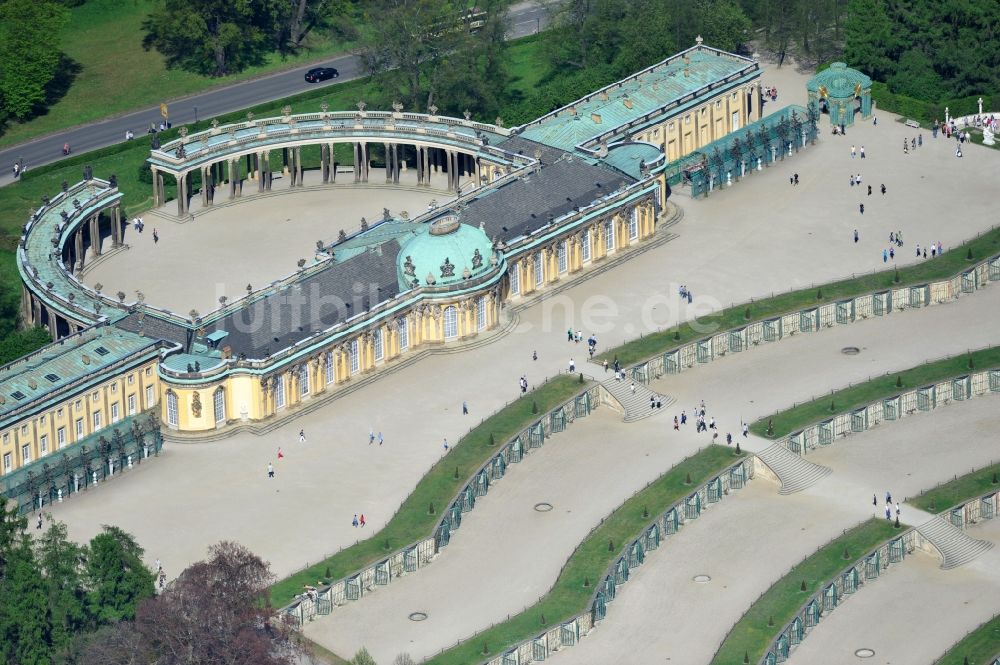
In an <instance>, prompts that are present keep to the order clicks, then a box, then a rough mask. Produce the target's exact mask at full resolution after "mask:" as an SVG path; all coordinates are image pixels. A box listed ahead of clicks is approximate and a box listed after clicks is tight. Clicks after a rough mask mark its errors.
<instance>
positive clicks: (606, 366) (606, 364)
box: [604, 358, 608, 374]
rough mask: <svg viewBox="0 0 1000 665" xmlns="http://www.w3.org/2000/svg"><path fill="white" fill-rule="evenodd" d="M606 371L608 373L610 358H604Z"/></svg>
mask: <svg viewBox="0 0 1000 665" xmlns="http://www.w3.org/2000/svg"><path fill="white" fill-rule="evenodd" d="M604 373H605V374H607V373H608V359H607V358H605V359H604Z"/></svg>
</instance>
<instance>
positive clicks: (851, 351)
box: [840, 346, 861, 356]
mask: <svg viewBox="0 0 1000 665" xmlns="http://www.w3.org/2000/svg"><path fill="white" fill-rule="evenodd" d="M840 352H841V353H843V354H844V355H845V356H856V355H858V354H859V353H861V349H859V348H858V347H856V346H845V347H844V348H842V349H841V350H840Z"/></svg>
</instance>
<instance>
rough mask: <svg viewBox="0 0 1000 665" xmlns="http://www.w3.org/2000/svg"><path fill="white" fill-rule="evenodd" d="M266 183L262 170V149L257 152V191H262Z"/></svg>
mask: <svg viewBox="0 0 1000 665" xmlns="http://www.w3.org/2000/svg"><path fill="white" fill-rule="evenodd" d="M266 185H267V175H266V171H265V170H264V151H262V150H261V151H259V152H258V153H257V193H258V194H259V193H261V192H263V191H264V188H265V186H266Z"/></svg>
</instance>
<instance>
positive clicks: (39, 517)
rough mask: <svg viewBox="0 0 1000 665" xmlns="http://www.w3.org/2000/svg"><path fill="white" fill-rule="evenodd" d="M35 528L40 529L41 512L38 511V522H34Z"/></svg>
mask: <svg viewBox="0 0 1000 665" xmlns="http://www.w3.org/2000/svg"><path fill="white" fill-rule="evenodd" d="M35 529H36V530H39V531H40V530H41V529H42V513H41V512H39V513H38V523H37V524H35Z"/></svg>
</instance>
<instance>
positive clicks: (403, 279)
mask: <svg viewBox="0 0 1000 665" xmlns="http://www.w3.org/2000/svg"><path fill="white" fill-rule="evenodd" d="M495 265H496V259H495V258H494V255H493V243H492V242H490V239H489V238H488V237H487V235H486V233H485V232H484V231H483V230H482V229H477V228H475V227H474V226H469V225H468V224H463V223H462V222H461V221H460V220H459V219H458V216H456V215H445V216H444V217H439V218H437V219H435V220H434V221H433V222H431V223H430V224H428V225H426V226H424V227H423V228H421V229H420V230H419V231H417V233H416V235H414V237H412V238H410V239H409V240H407V241H406V242H405V243H403V246H402V248H401V249H400V250H399V255H398V256H397V257H396V275H397V278H398V280H399V287H400V288H401V289H403V290H404V291H405V290H406V289H412V288H414V287H417V286H441V285H445V284H453V283H459V282H463V281H465V280H467V279H474V278H476V277H480V276H482V275H484V274H486V273H488V272H489V271H490V270H492V269H493V268H494V267H495Z"/></svg>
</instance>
